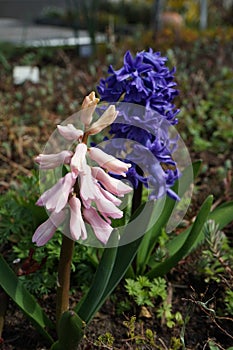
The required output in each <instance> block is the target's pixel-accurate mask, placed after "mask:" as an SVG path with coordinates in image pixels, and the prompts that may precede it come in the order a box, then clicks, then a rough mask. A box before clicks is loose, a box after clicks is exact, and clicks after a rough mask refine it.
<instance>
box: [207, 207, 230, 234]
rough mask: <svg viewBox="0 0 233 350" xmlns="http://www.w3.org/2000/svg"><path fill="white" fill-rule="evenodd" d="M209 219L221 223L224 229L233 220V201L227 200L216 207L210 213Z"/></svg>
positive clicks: (220, 226)
mask: <svg viewBox="0 0 233 350" xmlns="http://www.w3.org/2000/svg"><path fill="white" fill-rule="evenodd" d="M208 219H211V220H214V221H215V222H216V223H217V224H219V229H220V230H222V229H223V228H224V227H225V226H226V225H228V224H229V223H230V222H232V221H233V201H231V202H226V203H224V204H222V205H220V206H219V207H217V208H215V209H214V210H213V211H212V212H211V213H210V215H209V217H208Z"/></svg>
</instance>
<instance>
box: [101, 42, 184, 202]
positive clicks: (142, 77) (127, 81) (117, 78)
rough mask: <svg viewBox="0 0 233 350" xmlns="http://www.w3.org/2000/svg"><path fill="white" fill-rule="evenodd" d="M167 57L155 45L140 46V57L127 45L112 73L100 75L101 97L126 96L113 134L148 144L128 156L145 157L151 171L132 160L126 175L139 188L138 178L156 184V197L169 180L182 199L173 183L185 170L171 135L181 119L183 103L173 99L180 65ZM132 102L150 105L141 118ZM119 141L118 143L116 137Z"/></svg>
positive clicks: (110, 99)
mask: <svg viewBox="0 0 233 350" xmlns="http://www.w3.org/2000/svg"><path fill="white" fill-rule="evenodd" d="M166 62H167V58H166V57H162V56H161V54H160V52H153V50H152V49H149V50H148V51H141V52H138V53H137V54H136V55H135V57H133V56H132V55H131V53H130V52H129V51H127V52H126V54H125V56H124V64H123V67H122V68H120V69H118V70H114V68H113V67H112V66H110V67H109V70H108V73H109V75H108V77H107V78H106V79H101V81H100V84H99V86H98V87H97V90H98V92H99V95H100V98H101V101H108V102H118V101H119V102H127V103H125V104H120V105H119V107H118V110H119V109H120V113H119V116H118V117H117V118H116V121H115V123H113V124H112V125H111V129H110V134H111V135H112V138H113V140H114V139H121V138H122V139H128V140H132V141H135V142H138V143H139V144H141V145H142V146H143V147H142V148H141V149H140V151H139V150H137V146H135V147H133V150H132V152H131V154H130V157H129V159H130V161H131V163H132V165H133V164H134V163H135V164H137V161H138V160H139V158H140V162H141V163H140V164H141V165H142V166H141V168H143V169H146V170H148V173H149V174H150V176H148V173H147V174H141V173H138V167H136V166H135V165H133V166H132V167H131V168H130V169H129V170H128V172H127V178H128V179H129V180H130V181H131V183H132V184H133V186H134V187H135V188H136V187H137V186H138V183H139V181H140V182H142V183H144V184H145V185H146V186H148V187H150V185H151V186H152V187H153V188H154V190H153V194H152V197H153V198H155V197H156V198H159V197H160V196H162V195H164V186H162V188H161V189H159V186H160V185H161V183H163V184H164V183H165V185H166V186H165V192H166V193H167V194H168V195H169V196H171V197H172V198H175V197H176V199H177V196H176V195H173V192H172V190H171V187H172V186H173V185H174V183H175V181H176V180H177V179H178V177H179V176H180V174H179V172H178V171H177V169H176V162H175V161H174V160H173V158H172V152H173V151H174V146H175V141H174V140H171V139H170V136H169V132H168V127H169V125H175V124H177V122H178V119H177V114H178V113H179V109H177V108H176V107H175V105H174V103H173V100H174V98H175V96H177V95H178V90H177V89H176V88H175V87H176V83H175V82H174V73H175V68H173V69H171V70H170V69H169V68H168V67H167V66H166ZM131 103H133V104H136V105H142V106H144V107H145V108H146V113H145V115H144V116H143V118H141V119H140V118H139V117H138V116H137V113H135V115H133V114H132V113H131V112H130V111H129V109H130V107H129V104H131ZM139 114H140V113H139ZM129 116H130V117H129ZM112 145H113V143H112ZM115 145H116V148H117V143H115ZM139 148H140V147H139ZM143 148H144V152H143V153H142V150H143ZM146 149H147V150H149V151H150V152H151V153H152V154H153V156H154V157H155V163H156V167H157V170H158V168H159V167H160V171H159V175H158V171H157V174H155V172H153V169H152V168H151V167H150V166H149V163H150V161H149V159H148V153H147V152H146ZM149 158H150V157H149ZM164 164H165V166H163V165H164ZM150 171H151V173H150ZM146 172H147V171H146ZM153 174H154V175H153ZM159 176H160V177H161V179H159Z"/></svg>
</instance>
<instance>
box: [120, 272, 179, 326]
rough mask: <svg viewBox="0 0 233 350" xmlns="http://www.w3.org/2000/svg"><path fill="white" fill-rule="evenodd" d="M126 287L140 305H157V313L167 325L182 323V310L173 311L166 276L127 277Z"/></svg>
mask: <svg viewBox="0 0 233 350" xmlns="http://www.w3.org/2000/svg"><path fill="white" fill-rule="evenodd" d="M125 288H126V290H127V292H128V294H129V295H130V296H132V297H133V299H134V301H135V303H136V304H137V305H138V306H145V305H146V306H150V307H155V306H156V314H157V316H158V317H159V318H160V319H161V320H165V322H166V325H167V327H169V328H172V327H173V326H175V323H178V324H182V322H183V320H182V315H181V313H180V312H176V313H175V314H173V313H172V305H171V303H169V302H168V290H167V283H166V280H165V278H162V277H157V278H154V279H153V280H152V281H150V280H149V279H148V278H147V277H146V276H138V277H137V279H136V280H133V279H130V278H128V279H126V285H125Z"/></svg>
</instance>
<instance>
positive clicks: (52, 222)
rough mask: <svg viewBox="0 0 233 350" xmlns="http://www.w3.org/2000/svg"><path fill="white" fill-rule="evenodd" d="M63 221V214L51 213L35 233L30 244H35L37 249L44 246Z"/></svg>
mask: <svg viewBox="0 0 233 350" xmlns="http://www.w3.org/2000/svg"><path fill="white" fill-rule="evenodd" d="M64 220H65V213H64V212H63V211H60V212H59V213H52V214H51V215H50V217H49V218H48V220H46V221H45V222H43V224H41V225H40V226H39V227H38V228H37V229H36V231H35V233H34V235H33V237H32V242H33V243H36V245H37V246H38V247H41V246H43V245H45V244H46V243H47V242H48V241H49V240H50V239H51V238H52V237H53V235H54V233H55V232H56V230H57V228H58V226H60V225H61V223H62V222H63V221H64Z"/></svg>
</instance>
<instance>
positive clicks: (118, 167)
mask: <svg viewBox="0 0 233 350" xmlns="http://www.w3.org/2000/svg"><path fill="white" fill-rule="evenodd" d="M88 155H89V157H90V158H91V159H92V160H94V161H95V162H96V163H98V164H99V165H100V166H101V167H102V168H104V169H106V170H108V171H110V172H112V173H114V174H119V175H122V176H124V177H125V176H126V174H125V172H127V171H128V169H129V168H130V167H131V164H128V163H124V162H122V161H120V160H119V159H117V158H115V157H113V156H111V155H109V154H107V153H105V152H104V151H102V150H101V149H99V148H96V147H91V148H89V152H88Z"/></svg>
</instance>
